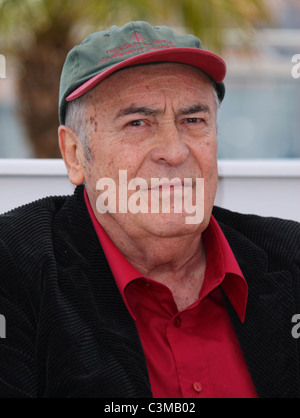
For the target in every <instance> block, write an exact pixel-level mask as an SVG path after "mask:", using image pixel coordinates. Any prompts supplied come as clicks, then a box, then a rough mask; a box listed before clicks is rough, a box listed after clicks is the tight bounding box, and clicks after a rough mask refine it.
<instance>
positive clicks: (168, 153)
mask: <svg viewBox="0 0 300 418" xmlns="http://www.w3.org/2000/svg"><path fill="white" fill-rule="evenodd" d="M156 136H157V143H156V146H155V148H153V150H152V155H151V157H152V160H153V161H154V162H155V163H159V164H168V165H170V166H179V165H181V164H183V163H184V162H185V160H186V159H187V158H188V156H189V154H190V150H189V148H188V146H187V145H186V143H185V142H184V140H183V138H182V134H181V133H180V131H179V129H178V126H177V125H176V123H175V122H169V123H163V124H161V126H160V127H159V129H158V130H157V132H156Z"/></svg>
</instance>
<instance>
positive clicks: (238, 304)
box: [84, 189, 248, 322]
mask: <svg viewBox="0 0 300 418" xmlns="http://www.w3.org/2000/svg"><path fill="white" fill-rule="evenodd" d="M84 199H85V203H86V206H87V209H88V212H89V215H90V218H91V220H92V223H93V225H94V228H95V231H96V233H97V236H98V238H99V241H100V244H101V246H102V248H103V251H104V254H105V256H106V258H107V261H108V264H109V266H110V269H111V271H112V274H113V276H114V278H115V280H116V283H117V286H118V288H119V291H120V293H121V295H122V297H123V299H124V301H125V303H126V306H127V308H128V310H129V311H130V313H131V315H132V311H131V309H130V307H129V306H128V303H127V299H126V297H125V289H126V287H127V285H128V284H129V283H131V282H132V281H134V280H136V279H139V278H144V279H145V280H147V279H146V278H145V277H144V276H143V275H142V274H141V273H140V272H139V271H138V270H137V269H136V268H135V267H134V266H133V265H132V264H131V263H130V262H129V261H128V260H127V258H126V257H125V256H124V255H123V254H122V253H121V251H120V250H119V249H118V248H117V246H116V245H115V244H114V243H113V241H112V240H111V239H110V237H109V236H108V235H107V233H106V232H105V230H104V229H103V227H102V226H101V224H100V223H99V221H98V220H97V218H96V216H95V214H94V212H93V209H92V207H91V204H90V201H89V198H88V195H87V192H86V189H84ZM203 240H204V246H205V249H206V255H207V269H206V274H205V280H204V283H203V286H202V289H201V292H200V298H201V299H203V298H204V297H205V296H207V295H208V294H209V293H210V292H211V291H212V290H214V289H215V288H216V287H217V286H219V285H221V287H222V289H223V291H224V292H225V294H226V296H227V297H228V299H229V300H230V302H231V304H232V306H233V307H234V309H235V311H236V313H237V314H238V316H239V318H240V320H241V322H244V321H245V314H246V306H247V300H248V285H247V282H246V280H245V278H244V276H243V273H242V271H241V269H240V267H239V265H238V263H237V261H236V258H235V256H234V254H233V252H232V250H231V248H230V246H229V244H228V242H227V240H226V238H225V236H224V234H223V232H222V230H221V228H220V226H219V225H218V223H217V221H216V219H215V218H214V217H213V216H212V217H211V221H210V224H209V226H208V228H207V230H206V231H205V232H204V233H203ZM132 316H133V317H134V315H132Z"/></svg>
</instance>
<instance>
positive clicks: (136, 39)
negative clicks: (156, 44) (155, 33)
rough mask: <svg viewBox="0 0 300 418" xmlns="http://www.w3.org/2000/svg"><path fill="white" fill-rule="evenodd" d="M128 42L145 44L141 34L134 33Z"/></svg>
mask: <svg viewBox="0 0 300 418" xmlns="http://www.w3.org/2000/svg"><path fill="white" fill-rule="evenodd" d="M130 41H131V42H139V43H142V42H146V38H145V37H144V36H143V35H142V34H141V33H138V32H134V34H133V35H131V37H130Z"/></svg>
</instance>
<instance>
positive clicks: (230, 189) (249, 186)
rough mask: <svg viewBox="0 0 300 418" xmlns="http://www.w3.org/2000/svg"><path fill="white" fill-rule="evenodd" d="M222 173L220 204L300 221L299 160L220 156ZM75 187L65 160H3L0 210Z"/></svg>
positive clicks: (65, 192) (0, 165)
mask: <svg viewBox="0 0 300 418" xmlns="http://www.w3.org/2000/svg"><path fill="white" fill-rule="evenodd" d="M219 177H220V180H219V187H218V192H217V197H216V205H218V206H221V207H224V208H226V209H230V210H233V211H237V212H241V213H252V214H257V215H262V216H275V217H280V218H285V219H292V220H296V221H298V222H300V160H266V161H265V160H258V161H255V160H249V161H247V160H240V161H228V160H227V161H225V160H222V161H219ZM73 190H74V186H73V185H72V184H71V183H70V182H69V179H68V176H67V171H66V168H65V166H64V162H63V161H62V160H44V159H41V160H38V159H16V160H13V159H2V160H1V159H0V192H1V195H0V213H4V212H6V211H8V210H10V209H13V208H14V207H17V206H20V205H23V204H25V203H29V202H31V201H34V200H37V199H40V198H41V197H46V196H50V195H65V194H72V193H73Z"/></svg>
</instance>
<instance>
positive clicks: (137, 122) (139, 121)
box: [127, 119, 144, 127]
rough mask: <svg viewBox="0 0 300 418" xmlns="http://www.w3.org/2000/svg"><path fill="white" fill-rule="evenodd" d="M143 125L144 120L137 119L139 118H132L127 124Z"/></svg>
mask: <svg viewBox="0 0 300 418" xmlns="http://www.w3.org/2000/svg"><path fill="white" fill-rule="evenodd" d="M143 125H144V122H143V121H142V120H139V119H137V120H132V121H131V122H129V123H128V124H127V126H134V127H139V126H143Z"/></svg>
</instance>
